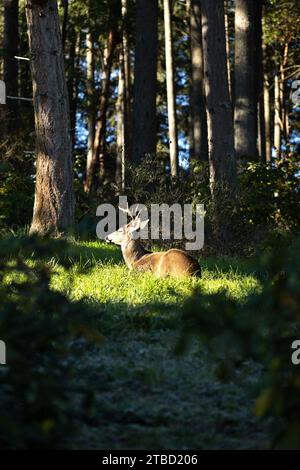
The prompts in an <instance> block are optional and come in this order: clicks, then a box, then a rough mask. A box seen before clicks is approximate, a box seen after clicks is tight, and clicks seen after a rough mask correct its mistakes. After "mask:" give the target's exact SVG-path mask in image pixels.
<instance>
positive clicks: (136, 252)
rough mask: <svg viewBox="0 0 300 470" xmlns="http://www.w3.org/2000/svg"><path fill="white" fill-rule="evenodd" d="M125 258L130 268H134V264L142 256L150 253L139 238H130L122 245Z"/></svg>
mask: <svg viewBox="0 0 300 470" xmlns="http://www.w3.org/2000/svg"><path fill="white" fill-rule="evenodd" d="M121 249H122V253H123V258H124V261H125V263H126V264H127V266H128V268H129V269H132V267H133V264H134V263H135V262H136V261H137V260H139V259H140V258H142V256H144V255H146V254H147V253H149V252H148V251H147V250H145V248H143V246H142V245H141V243H140V241H139V240H129V241H128V242H126V243H124V245H121Z"/></svg>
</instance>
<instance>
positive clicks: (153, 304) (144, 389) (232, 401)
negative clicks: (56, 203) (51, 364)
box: [50, 242, 270, 449]
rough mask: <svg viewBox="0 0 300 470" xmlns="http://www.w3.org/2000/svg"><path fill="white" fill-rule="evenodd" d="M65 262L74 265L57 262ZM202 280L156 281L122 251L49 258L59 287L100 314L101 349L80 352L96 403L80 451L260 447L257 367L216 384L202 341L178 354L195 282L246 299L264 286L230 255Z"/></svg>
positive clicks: (83, 423) (101, 249)
mask: <svg viewBox="0 0 300 470" xmlns="http://www.w3.org/2000/svg"><path fill="white" fill-rule="evenodd" d="M62 259H64V260H68V261H69V263H70V265H71V266H70V269H65V268H63V267H62V265H61V261H62ZM200 263H201V266H202V269H203V277H202V279H186V280H182V279H174V278H173V279H157V278H156V277H155V276H154V275H152V274H149V273H136V272H129V271H128V269H127V268H126V266H125V264H124V262H123V260H122V256H121V252H120V250H119V248H117V247H115V246H112V245H107V244H101V243H98V242H73V243H72V244H70V247H69V248H68V250H67V251H66V252H65V253H61V254H60V255H59V256H55V257H53V258H52V259H51V260H50V264H51V265H52V266H53V268H54V271H55V274H54V276H53V278H52V286H53V289H57V290H59V291H61V292H64V293H65V294H67V296H68V297H69V298H70V299H71V300H79V299H81V300H84V302H87V303H88V304H89V305H90V306H91V307H92V308H93V309H94V310H95V312H96V314H97V317H98V320H97V329H98V331H99V332H101V333H102V334H103V337H104V340H103V342H102V344H100V345H99V346H96V345H95V346H91V347H86V346H82V360H81V361H80V363H79V364H78V369H79V371H80V372H81V374H82V387H83V388H86V387H89V388H90V389H91V390H93V392H94V393H95V406H93V407H92V408H91V409H90V411H89V413H88V414H87V416H84V417H80V416H79V417H78V427H79V429H80V432H79V434H78V439H77V440H76V441H73V442H72V443H69V445H71V446H72V447H74V448H98V449H107V448H109V449H206V448H225V449H229V448H264V447H266V446H267V445H268V444H269V441H270V437H269V434H270V433H269V431H270V429H269V423H268V422H258V421H257V420H256V419H255V418H254V416H253V410H252V408H253V403H254V397H255V386H256V382H257V377H258V375H259V368H258V367H254V365H252V366H251V367H250V366H248V367H247V368H244V369H243V370H242V371H240V372H239V373H238V374H237V375H236V377H235V379H234V381H232V382H230V383H226V384H224V383H220V382H218V381H217V380H216V379H215V376H214V373H213V372H214V367H215V364H214V361H213V358H212V357H210V355H209V354H208V352H207V351H206V350H205V349H204V347H203V346H201V344H199V343H198V342H196V341H194V342H192V344H191V346H190V348H189V351H188V352H187V353H186V354H185V355H183V356H180V357H178V356H176V355H175V353H174V349H175V346H176V344H177V341H178V338H179V337H180V334H181V328H182V317H181V315H182V314H181V308H182V305H183V303H184V301H185V299H186V298H188V296H189V295H190V294H191V293H192V292H193V290H194V288H195V287H196V286H198V285H199V286H201V288H202V290H203V291H204V292H206V293H215V292H218V291H219V290H224V289H225V290H226V293H227V295H228V298H234V299H237V300H238V301H239V302H241V303H242V302H244V301H245V299H246V298H247V296H248V295H250V294H251V293H253V292H255V291H257V290H259V289H260V283H259V280H258V278H257V276H256V275H255V273H253V272H252V270H251V268H250V267H249V265H248V263H246V262H242V261H241V260H239V259H234V258H217V259H216V258H215V259H203V260H200Z"/></svg>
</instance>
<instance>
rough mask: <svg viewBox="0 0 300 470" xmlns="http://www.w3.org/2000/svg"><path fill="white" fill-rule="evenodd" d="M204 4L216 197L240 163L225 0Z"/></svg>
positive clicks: (211, 164)
mask: <svg viewBox="0 0 300 470" xmlns="http://www.w3.org/2000/svg"><path fill="white" fill-rule="evenodd" d="M201 4H202V39H203V58H204V77H205V79H204V85H205V94H206V105H207V129H208V150H209V167H210V187H211V192H212V195H213V197H214V196H216V195H217V192H218V191H219V189H222V188H233V187H234V184H235V175H236V164H235V155H234V144H233V125H232V110H231V102H230V97H229V89H228V73H227V61H226V43H225V25H224V2H223V0H215V1H214V2H211V1H210V0H202V3H201Z"/></svg>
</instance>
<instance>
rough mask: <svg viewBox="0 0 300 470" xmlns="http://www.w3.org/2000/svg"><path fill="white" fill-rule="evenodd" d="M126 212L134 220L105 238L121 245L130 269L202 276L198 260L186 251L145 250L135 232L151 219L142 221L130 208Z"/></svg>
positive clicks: (161, 275)
mask: <svg viewBox="0 0 300 470" xmlns="http://www.w3.org/2000/svg"><path fill="white" fill-rule="evenodd" d="M121 210H124V209H121ZM126 212H127V213H128V214H129V215H130V217H131V218H132V220H131V221H130V222H129V223H128V224H127V225H124V226H123V227H121V228H119V229H118V230H116V231H115V232H113V233H111V234H110V235H108V236H107V237H106V238H105V240H106V241H107V242H110V243H115V244H116V245H120V246H121V250H122V254H123V258H124V261H125V263H126V265H127V266H128V268H129V269H137V270H142V271H151V272H153V273H154V274H156V275H157V276H158V277H166V276H198V277H201V268H200V266H199V264H198V262H197V261H196V260H195V259H194V258H192V257H191V256H190V255H189V254H188V253H186V252H185V251H182V250H178V249H176V248H172V249H170V250H168V251H163V252H157V253H152V252H150V251H148V250H145V249H144V248H143V246H142V244H141V242H140V240H139V239H137V238H136V237H134V233H135V232H137V231H138V230H142V229H143V228H145V227H146V225H147V224H148V222H149V219H148V220H146V221H141V219H140V217H139V214H138V215H136V216H134V215H133V214H132V213H131V212H130V211H129V209H127V211H126Z"/></svg>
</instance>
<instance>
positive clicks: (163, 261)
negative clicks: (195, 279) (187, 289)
mask: <svg viewBox="0 0 300 470" xmlns="http://www.w3.org/2000/svg"><path fill="white" fill-rule="evenodd" d="M133 267H134V269H138V270H150V271H152V272H153V273H154V274H156V275H157V276H158V277H166V276H199V277H200V276H201V268H200V266H199V263H198V261H197V260H195V259H194V258H192V256H190V255H189V254H188V253H186V252H185V251H183V250H178V249H176V248H172V249H171V250H168V251H164V252H161V253H160V252H158V253H150V254H146V255H144V256H142V258H140V259H139V260H138V261H136V262H135V263H134V266H133Z"/></svg>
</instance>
